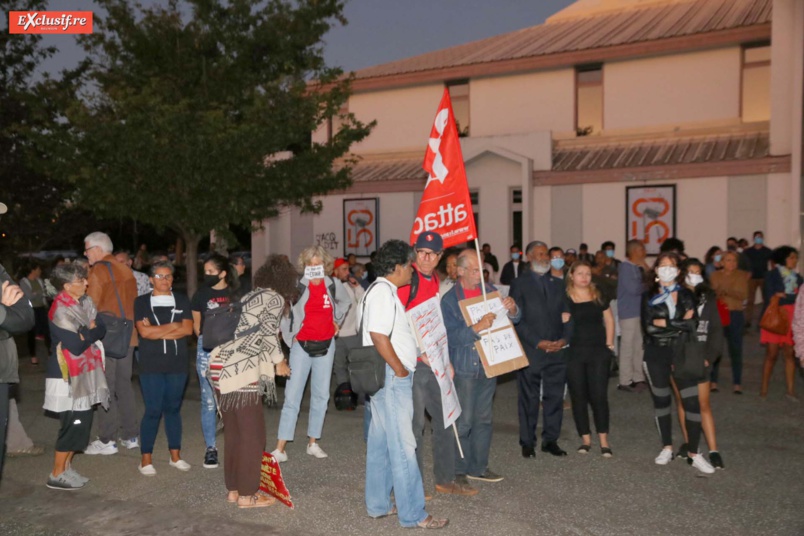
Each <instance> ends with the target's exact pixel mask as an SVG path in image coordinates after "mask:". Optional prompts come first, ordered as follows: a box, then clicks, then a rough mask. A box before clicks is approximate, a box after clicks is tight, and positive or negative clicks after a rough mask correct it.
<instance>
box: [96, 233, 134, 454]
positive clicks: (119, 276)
mask: <svg viewBox="0 0 804 536" xmlns="http://www.w3.org/2000/svg"><path fill="white" fill-rule="evenodd" d="M112 250H113V247H112V240H111V239H110V238H109V236H108V235H106V234H104V233H100V232H96V233H91V234H89V235H87V237H86V238H84V255H86V257H87V259H88V260H89V265H90V269H89V277H88V279H87V282H88V286H87V295H88V296H89V297H90V298H92V301H93V302H95V306H96V307H97V308H98V311H100V312H109V313H112V314H114V315H115V316H120V304H119V302H118V301H117V296H118V295H119V296H120V302H122V304H123V312H124V313H125V317H126V318H128V319H133V318H134V299H135V298H136V297H137V280H136V279H134V274H133V273H132V272H131V270H130V269H129V268H128V267H127V266H125V265H124V264H121V263H119V262H118V261H117V260H115V258H114V256H113V255H112ZM110 268H111V273H110V272H109V269H110ZM112 274H114V281H112ZM115 290H116V292H115ZM136 345H137V334H136V332H134V333H132V335H131V345H130V346H129V349H128V353H127V354H126V357H124V358H122V359H112V358H109V357H108V356H107V357H106V382H107V383H108V384H109V392H110V394H111V400H110V402H109V410H108V411H104V410H102V409H99V410H98V436H99V437H98V439H96V440H95V441H93V442H92V443H90V444H89V446H88V447H87V449H86V450H85V451H84V453H85V454H116V453H117V442H116V439H117V438H118V437H120V438H121V444H122V446H124V447H126V448H129V449H135V448H139V446H140V445H139V441H138V440H137V436H138V435H139V426H138V424H137V415H136V411H137V407H136V405H135V403H134V390H133V389H132V387H131V366H132V363H133V361H134V347H135V346H136ZM120 429H122V430H121V431H122V434H121V435H120V436H118V435H117V432H118V430H120Z"/></svg>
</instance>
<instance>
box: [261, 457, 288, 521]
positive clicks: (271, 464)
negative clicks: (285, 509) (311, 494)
mask: <svg viewBox="0 0 804 536" xmlns="http://www.w3.org/2000/svg"><path fill="white" fill-rule="evenodd" d="M260 491H262V492H264V493H267V494H268V495H270V496H272V497H276V499H277V500H278V501H279V502H281V503H282V504H285V505H287V506H290V508H291V509H295V507H294V506H293V501H291V500H290V492H289V491H288V488H287V486H285V481H284V480H283V479H282V469H280V468H279V462H277V461H276V458H274V457H273V456H271V454H270V453H268V452H263V453H262V470H261V471H260Z"/></svg>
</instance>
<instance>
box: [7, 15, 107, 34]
mask: <svg viewBox="0 0 804 536" xmlns="http://www.w3.org/2000/svg"><path fill="white" fill-rule="evenodd" d="M8 33H10V34H65V35H67V34H91V33H92V12H91V11H9V13H8Z"/></svg>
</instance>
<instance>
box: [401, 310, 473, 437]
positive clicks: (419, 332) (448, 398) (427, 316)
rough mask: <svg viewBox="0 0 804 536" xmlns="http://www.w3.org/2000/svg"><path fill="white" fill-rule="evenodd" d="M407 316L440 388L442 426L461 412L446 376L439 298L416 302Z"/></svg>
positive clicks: (449, 422)
mask: <svg viewBox="0 0 804 536" xmlns="http://www.w3.org/2000/svg"><path fill="white" fill-rule="evenodd" d="M408 318H409V319H410V323H411V325H412V326H413V332H414V333H416V339H418V342H419V348H421V350H422V352H423V353H426V354H427V359H428V360H429V361H430V369H431V370H432V371H433V374H434V375H435V377H436V380H437V381H438V386H439V388H440V389H441V409H442V411H443V415H444V428H449V427H450V426H452V423H454V422H455V421H456V420H457V419H458V417H459V416H460V415H461V403H460V402H459V401H458V392H457V391H456V390H455V385H454V384H453V383H452V378H450V376H449V347H448V346H447V328H446V327H444V317H442V316H441V302H440V300H439V298H438V296H434V297H432V298H430V299H429V300H427V301H425V302H423V303H420V304H419V305H417V306H416V307H414V308H413V309H411V310H410V311H408Z"/></svg>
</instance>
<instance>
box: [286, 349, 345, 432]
mask: <svg viewBox="0 0 804 536" xmlns="http://www.w3.org/2000/svg"><path fill="white" fill-rule="evenodd" d="M334 358H335V341H334V340H333V341H332V343H331V344H330V345H329V350H327V354H326V355H322V356H321V357H310V356H309V355H308V354H307V352H306V351H305V350H304V348H302V347H301V345H300V344H299V342H298V341H293V346H291V347H290V379H289V380H288V382H287V383H286V384H285V402H284V404H283V405H282V415H281V417H280V418H279V434H278V435H279V439H280V440H284V441H293V435H294V434H295V433H296V421H297V420H298V419H299V410H300V409H301V399H302V396H304V387H305V385H307V378H308V377H309V378H310V418H309V419H308V421H307V435H308V436H309V437H312V438H313V439H318V438H320V437H321V430H322V429H323V428H324V416H326V414H327V404H328V403H329V385H330V382H331V380H332V362H333V359H334Z"/></svg>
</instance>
